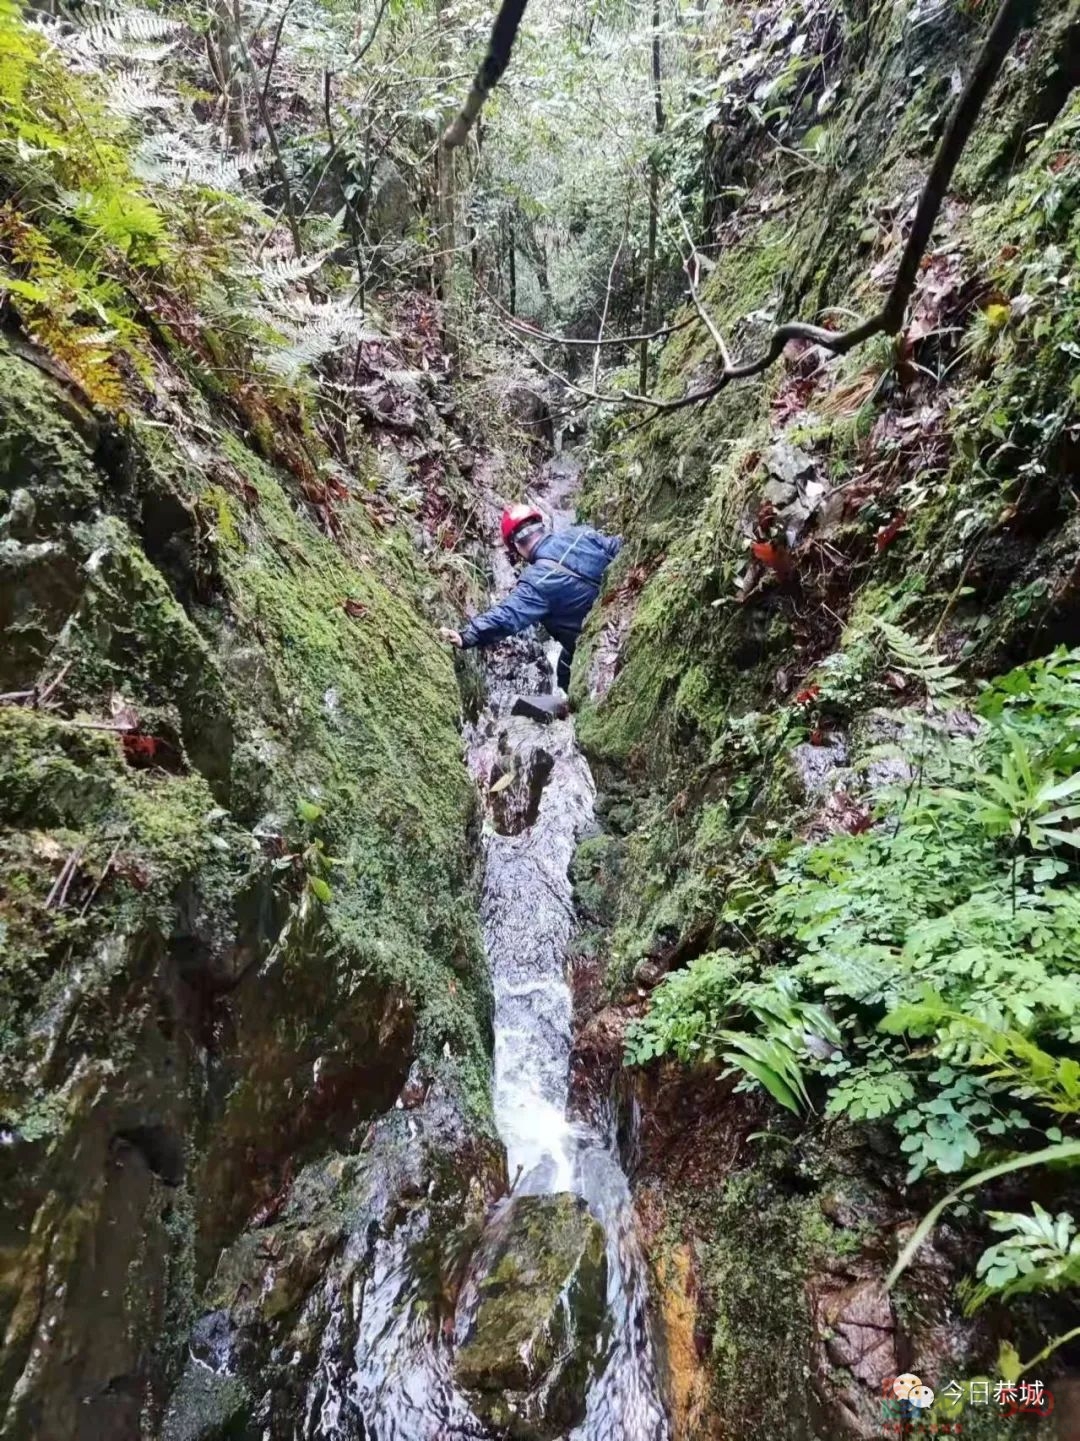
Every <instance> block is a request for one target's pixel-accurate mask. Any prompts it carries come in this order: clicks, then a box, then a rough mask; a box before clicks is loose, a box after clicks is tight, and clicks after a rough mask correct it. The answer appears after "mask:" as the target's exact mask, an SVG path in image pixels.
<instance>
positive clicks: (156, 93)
mask: <svg viewBox="0 0 1080 1441" xmlns="http://www.w3.org/2000/svg"><path fill="white" fill-rule="evenodd" d="M105 103H106V104H107V105H108V107H109V109H110V110H111V111H113V113H114V114H116V115H122V116H124V117H125V118H126V119H129V120H133V119H135V118H136V117H137V116H139V115H145V114H147V113H148V112H149V111H152V110H169V109H171V107H172V100H171V99H170V97H169V96H168V95H163V94H162V93H161V91H160V90H159V89H158V88H157V86H156V85H155V83H154V77H153V76H152V75H147V74H146V73H145V72H143V71H137V70H136V71H126V72H125V73H123V74H122V75H118V76H116V78H115V79H114V80H113V81H112V83H111V84H110V86H109V92H108V95H107V97H106V102H105Z"/></svg>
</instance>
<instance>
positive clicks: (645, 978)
mask: <svg viewBox="0 0 1080 1441" xmlns="http://www.w3.org/2000/svg"><path fill="white" fill-rule="evenodd" d="M666 975H667V971H666V970H665V968H664V967H663V966H661V965H660V964H659V963H658V962H656V961H651V960H649V959H648V957H646V958H645V959H644V960H641V961H638V963H637V965H636V966H635V967H634V980H635V981H636V982H637V983H638V985H639V986H647V987H648V988H649V989H650V990H651V989H652V988H653V986H658V985H659V984H660V982H661V981H662V980H663V979H664V977H665V976H666Z"/></svg>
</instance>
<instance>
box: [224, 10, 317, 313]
mask: <svg viewBox="0 0 1080 1441" xmlns="http://www.w3.org/2000/svg"><path fill="white" fill-rule="evenodd" d="M232 32H233V36H234V37H235V40H236V43H237V46H238V47H239V49H240V56H241V58H242V60H243V62H244V69H245V70H246V71H247V72H248V74H249V75H250V76H251V83H252V85H253V86H254V89H255V102H256V104H257V105H258V108H259V119H260V120H261V121H262V123H263V129H264V130H265V131H266V138H267V141H268V142H269V145H270V150H271V153H272V154H273V157H274V166H275V168H276V170H277V173H278V179H279V181H280V182H281V197H282V200H283V202H284V206H283V208H284V210H285V216H286V218H287V220H288V222H289V232H290V234H291V235H292V243H293V249H294V250H295V252H296V256H297V259H302V258H303V254H304V246H303V242H302V241H301V239H300V226H299V225H298V224H297V220H296V210H295V207H294V206H293V197H292V186H291V185H290V184H289V172H288V170H286V168H285V162H284V160H283V159H282V156H281V148H280V146H279V145H278V138H277V131H276V130H275V129H274V122H273V121H272V120H271V118H270V111H269V109H268V107H267V104H266V96H265V95H264V94H263V92H262V91H261V90H260V89H259V77H258V75H257V74H256V73H255V67H254V65H253V64H252V62H251V53H250V51H249V50H248V47H247V41H246V40H245V39H244V29H243V20H242V18H241V15H240V0H233V6H232ZM304 287H305V289H306V290H307V293H308V295H309V296H310V298H311V299H312V300H314V299H315V298H316V295H315V287H314V285H313V284H312V282H311V277H310V276H306V277H305V280H304Z"/></svg>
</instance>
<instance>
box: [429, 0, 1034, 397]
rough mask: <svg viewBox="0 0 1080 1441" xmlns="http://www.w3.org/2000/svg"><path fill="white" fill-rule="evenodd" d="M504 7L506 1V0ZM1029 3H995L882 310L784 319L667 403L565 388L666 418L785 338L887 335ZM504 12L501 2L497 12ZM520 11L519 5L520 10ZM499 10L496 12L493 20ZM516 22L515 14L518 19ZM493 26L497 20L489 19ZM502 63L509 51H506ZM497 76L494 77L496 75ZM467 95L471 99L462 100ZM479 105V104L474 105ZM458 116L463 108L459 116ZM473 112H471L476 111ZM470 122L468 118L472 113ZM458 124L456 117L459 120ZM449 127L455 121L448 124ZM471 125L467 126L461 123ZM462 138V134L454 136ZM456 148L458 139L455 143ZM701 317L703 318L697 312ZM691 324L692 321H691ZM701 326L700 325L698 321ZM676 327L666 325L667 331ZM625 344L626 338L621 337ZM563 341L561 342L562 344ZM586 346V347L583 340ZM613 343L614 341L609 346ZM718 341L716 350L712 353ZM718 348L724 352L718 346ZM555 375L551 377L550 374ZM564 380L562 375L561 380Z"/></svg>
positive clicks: (837, 349) (760, 370) (899, 317)
mask: <svg viewBox="0 0 1080 1441" xmlns="http://www.w3.org/2000/svg"><path fill="white" fill-rule="evenodd" d="M508 3H509V0H508ZM1032 3H1033V0H1001V4H1000V6H999V7H998V12H997V14H996V16H995V17H994V22H993V24H992V25H991V27H990V30H989V32H988V33H987V36H986V39H985V40H984V41H983V44H982V48H981V49H980V51H979V54H978V56H977V57H976V61H975V66H974V69H973V70H972V72H971V75H970V76H969V77H968V81H967V84H966V85H965V86H964V89H963V91H962V92H961V94H960V97H959V99H958V100H957V102H956V106H955V108H954V109H953V112H952V115H951V116H950V117H949V123H948V125H947V126H946V128H945V133H944V135H943V136H942V137H941V141H940V143H939V145H938V148H937V151H936V153H935V155H934V161H933V164H932V165H931V167H930V173H929V174H928V175H927V177H926V182H925V184H924V185H923V189H922V194H921V195H920V197H919V203H918V206H917V208H916V211H915V218H914V220H913V222H912V226H911V233H910V234H909V235H908V238H907V242H906V243H905V245H904V249H903V252H902V254H901V256H900V264H899V266H898V267H897V271H896V276H895V278H894V280H893V283H892V286H891V288H890V290H889V294H888V296H887V297H886V299H885V303H884V305H883V306H882V307H881V309H880V310H878V311H877V312H876V313H875V314H874V315H872V316H870V317H869V319H867V320H864V321H861V322H860V323H859V324H858V325H855V326H852V327H851V328H850V329H849V330H841V331H837V330H826V329H825V328H824V327H823V326H820V325H809V324H807V323H805V322H803V321H798V320H793V321H788V322H786V323H785V324H783V325H780V326H777V328H776V329H775V330H774V331H773V333H772V335H771V336H770V337H769V341H768V344H767V346H766V348H765V350H764V351H763V352H762V354H760V355H758V356H757V357H755V358H754V359H752V360H746V361H741V362H731V363H725V365H724V368H723V369H722V370H721V371H720V372H719V374H718V375H717V376H716V378H715V379H714V380H712V381H710V382H709V383H708V384H707V385H704V386H701V387H700V388H699V389H697V390H692V391H689V392H688V393H687V394H686V395H682V396H678V397H677V398H675V399H674V400H659V399H657V398H655V397H653V396H649V395H640V394H636V393H635V392H633V391H629V390H621V391H617V392H611V391H600V390H596V389H593V390H588V389H586V388H585V387H583V386H580V385H576V384H571V389H573V390H575V391H576V392H577V393H578V394H579V395H583V396H585V397H586V398H587V399H589V400H593V401H596V402H599V403H600V404H604V405H635V406H642V407H645V408H648V409H651V410H652V411H654V412H655V413H657V414H660V413H668V412H671V411H676V410H684V409H686V408H687V407H688V406H691V405H698V404H702V403H704V402H706V401H709V400H711V399H713V397H714V396H716V395H719V394H720V392H721V391H722V390H724V389H726V387H727V386H729V385H730V384H731V383H732V381H736V380H750V379H752V378H753V377H755V376H758V375H763V374H764V373H765V371H767V370H769V369H770V368H771V367H772V366H773V365H774V364H775V363H776V361H777V360H779V358H780V356H781V355H782V354H783V352H784V348H785V347H786V346H787V345H788V343H789V342H790V341H792V340H805V341H809V342H810V344H812V345H818V346H820V347H821V348H822V349H823V350H827V351H828V352H829V353H830V354H832V355H845V354H847V352H848V351H850V350H854V349H855V348H856V346H859V345H862V344H863V342H864V341H867V340H870V339H871V338H872V337H873V336H875V335H883V334H895V333H896V332H897V331H898V330H900V328H901V327H902V325H903V323H904V317H905V315H906V314H907V308H908V303H909V302H910V300H911V296H912V293H913V292H914V289H915V284H916V281H917V280H918V275H919V267H920V265H921V264H922V260H923V256H924V255H925V254H926V249H927V246H928V245H929V243H930V238H931V236H932V234H933V230H934V226H935V224H936V223H937V219H938V216H939V215H940V213H941V207H942V205H943V203H944V201H945V196H946V194H947V193H948V190H949V186H950V185H951V183H952V178H953V175H954V174H955V173H956V167H957V165H958V164H959V161H960V157H961V156H962V155H963V153H964V149H965V147H966V146H967V143H968V141H969V139H970V138H971V133H972V131H973V129H974V128H975V123H976V121H977V120H978V118H979V114H980V112H981V110H982V107H983V105H984V103H985V101H986V97H987V96H988V94H989V93H990V90H991V88H992V87H993V84H994V82H995V81H996V80H997V78H998V76H999V74H1000V73H1001V68H1002V66H1003V65H1004V63H1005V59H1006V57H1007V56H1008V54H1009V51H1010V50H1011V49H1012V46H1013V43H1014V41H1015V40H1016V37H1017V35H1018V34H1019V33H1020V31H1021V29H1023V26H1024V22H1025V18H1026V16H1027V14H1028V12H1029V10H1030V8H1031V5H1032ZM506 8H507V6H506V5H504V7H503V9H504V10H505V9H506ZM520 8H521V9H522V10H523V9H524V4H523V3H522V4H521V7H520ZM502 14H503V12H502V11H500V19H501V18H502ZM519 18H520V16H519ZM496 23H498V22H496ZM507 58H509V53H508V52H507ZM500 73H501V72H500ZM470 98H471V97H470ZM482 103H483V102H482V100H481V104H482ZM462 113H463V114H464V111H463V112H462ZM476 113H479V107H477V112H476ZM474 118H475V116H474ZM459 119H460V117H459ZM455 123H456V122H455ZM469 123H471V121H470V122H469ZM462 138H464V136H462ZM458 143H460V142H458ZM694 298H695V301H696V304H697V309H698V311H699V314H701V313H702V307H701V304H700V300H699V299H698V298H697V297H694ZM702 318H703V319H704V315H703V314H702ZM695 319H696V317H695ZM706 323H707V322H706ZM675 328H677V327H670V328H669V329H675ZM709 330H710V332H712V334H713V338H714V340H715V339H716V336H717V332H716V331H715V329H714V327H713V326H712V325H711V324H710V325H709ZM537 336H538V338H541V339H557V340H563V337H548V336H545V335H543V333H542V332H537ZM623 339H627V337H623ZM564 343H566V342H565V341H564ZM584 343H592V342H584ZM612 343H614V342H612ZM720 348H721V347H720V345H719V344H718V349H720ZM724 348H725V349H726V347H724ZM543 368H544V369H545V370H551V367H550V366H547V365H544V366H543ZM552 373H555V372H552ZM563 378H564V379H565V377H563Z"/></svg>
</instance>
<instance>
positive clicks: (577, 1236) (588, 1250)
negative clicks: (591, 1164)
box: [455, 1194, 607, 1441]
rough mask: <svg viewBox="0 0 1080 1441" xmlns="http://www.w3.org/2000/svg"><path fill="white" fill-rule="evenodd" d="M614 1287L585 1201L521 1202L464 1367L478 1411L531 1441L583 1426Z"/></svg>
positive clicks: (500, 1244) (502, 1241)
mask: <svg viewBox="0 0 1080 1441" xmlns="http://www.w3.org/2000/svg"><path fill="white" fill-rule="evenodd" d="M606 1287H607V1260H606V1256H605V1252H604V1232H603V1228H602V1227H601V1226H600V1224H599V1223H598V1222H597V1221H595V1220H594V1219H593V1218H592V1217H591V1216H590V1215H589V1213H588V1208H587V1206H586V1203H585V1201H584V1200H583V1199H582V1198H581V1197H580V1196H572V1195H568V1194H561V1195H555V1196H520V1197H518V1198H517V1199H515V1200H513V1201H511V1203H510V1205H509V1206H508V1208H507V1210H506V1212H505V1213H504V1215H503V1216H502V1217H501V1219H500V1223H499V1224H498V1226H497V1227H496V1228H495V1232H494V1238H493V1241H492V1243H490V1244H489V1246H488V1247H487V1248H486V1254H485V1259H484V1262H483V1269H482V1271H481V1273H480V1275H479V1278H478V1279H477V1281H476V1308H475V1311H474V1313H473V1317H472V1321H471V1324H470V1325H469V1326H468V1331H467V1335H466V1338H465V1340H464V1343H463V1344H462V1345H461V1346H460V1347H459V1349H458V1353H457V1360H456V1363H455V1371H456V1374H457V1378H458V1380H459V1382H460V1383H461V1384H462V1385H463V1386H464V1387H465V1388H466V1389H467V1390H468V1391H469V1393H470V1395H471V1396H472V1398H473V1403H474V1407H475V1409H476V1411H477V1413H478V1414H479V1415H480V1416H482V1417H484V1419H485V1420H488V1421H490V1422H491V1423H492V1424H493V1425H495V1426H497V1427H498V1428H499V1429H500V1431H505V1433H506V1434H507V1435H508V1436H511V1437H514V1438H521V1441H548V1438H552V1441H553V1438H555V1437H558V1436H561V1435H563V1434H564V1432H565V1431H566V1429H567V1428H568V1427H571V1426H574V1425H576V1424H577V1423H578V1422H579V1421H581V1419H582V1418H583V1417H584V1414H585V1397H586V1387H587V1382H588V1379H589V1375H590V1373H591V1372H592V1370H593V1369H594V1368H595V1367H596V1365H597V1361H598V1359H599V1357H598V1341H599V1340H600V1337H601V1330H602V1326H603V1322H604V1318H605V1313H606V1307H605V1294H606Z"/></svg>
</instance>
